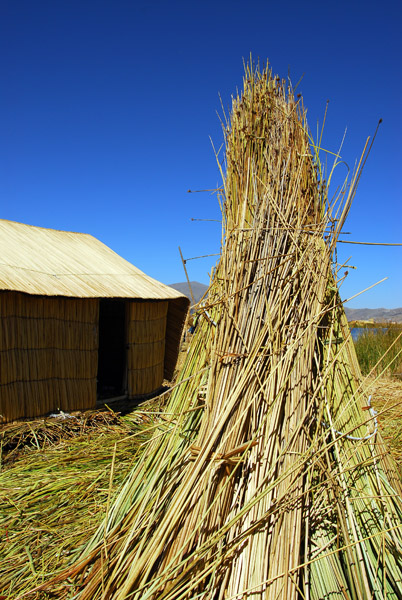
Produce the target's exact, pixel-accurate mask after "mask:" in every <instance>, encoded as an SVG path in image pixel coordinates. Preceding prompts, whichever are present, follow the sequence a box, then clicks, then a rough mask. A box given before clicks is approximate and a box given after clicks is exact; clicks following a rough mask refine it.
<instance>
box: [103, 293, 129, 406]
mask: <svg viewBox="0 0 402 600" xmlns="http://www.w3.org/2000/svg"><path fill="white" fill-rule="evenodd" d="M125 379H126V302H125V300H120V299H118V300H116V299H100V300H99V351H98V384H97V395H98V398H101V399H102V398H111V397H113V396H120V395H121V394H123V393H124V392H125V387H126V385H125Z"/></svg>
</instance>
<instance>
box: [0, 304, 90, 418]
mask: <svg viewBox="0 0 402 600" xmlns="http://www.w3.org/2000/svg"><path fill="white" fill-rule="evenodd" d="M98 306H99V303H98V300H97V299H94V298H88V299H85V300H83V299H81V298H47V297H44V296H30V295H28V294H22V293H20V292H1V293H0V314H1V329H0V399H1V402H0V406H1V408H0V414H1V415H2V417H3V420H5V421H11V420H14V419H19V418H22V417H34V416H36V415H41V414H45V413H48V412H51V411H53V410H57V409H60V410H63V411H71V410H77V409H87V408H92V407H93V406H94V405H95V402H96V377H97V370H98Z"/></svg>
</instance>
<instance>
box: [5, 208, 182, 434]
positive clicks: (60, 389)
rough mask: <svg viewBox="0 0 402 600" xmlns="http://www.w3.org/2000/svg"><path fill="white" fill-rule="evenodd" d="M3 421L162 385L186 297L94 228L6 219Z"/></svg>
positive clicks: (175, 349) (177, 340) (171, 362)
mask: <svg viewBox="0 0 402 600" xmlns="http://www.w3.org/2000/svg"><path fill="white" fill-rule="evenodd" d="M0 256H1V258H0V415H1V416H0V420H2V421H3V422H5V421H11V420H13V419H18V418H22V417H33V416H37V415H43V414H46V413H47V412H50V411H54V410H57V409H60V410H63V411H71V410H77V409H85V408H90V407H94V406H95V403H96V398H97V396H99V394H102V395H107V394H109V395H112V396H113V395H120V394H126V395H127V396H128V397H133V396H139V395H143V394H148V393H151V392H153V391H155V390H157V389H158V388H159V387H160V386H161V385H162V382H163V379H171V377H172V375H173V370H174V368H175V364H176V360H177V356H178V351H179V344H180V338H181V333H182V328H183V324H184V321H185V317H186V313H187V310H188V305H189V301H188V299H187V298H186V297H185V296H184V295H182V294H180V293H179V292H177V291H176V290H174V289H172V288H170V287H168V286H166V285H164V284H162V283H159V282H158V281H156V280H155V279H152V278H151V277H148V276H147V275H145V273H143V272H142V271H140V270H139V269H137V268H136V267H134V266H133V265H132V264H130V263H129V262H128V261H126V260H125V259H123V258H121V257H120V256H119V255H118V254H116V253H115V252H113V250H111V249H110V248H108V247H107V246H105V245H104V244H102V243H101V242H100V241H99V240H97V239H96V238H94V237H92V236H91V235H88V234H83V233H71V232H65V231H55V230H52V229H44V228H41V227H33V226H30V225H23V224H21V223H15V222H12V221H4V220H0Z"/></svg>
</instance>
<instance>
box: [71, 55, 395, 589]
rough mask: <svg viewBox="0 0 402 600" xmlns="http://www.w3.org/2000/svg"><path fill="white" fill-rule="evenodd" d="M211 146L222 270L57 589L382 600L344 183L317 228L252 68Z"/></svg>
mask: <svg viewBox="0 0 402 600" xmlns="http://www.w3.org/2000/svg"><path fill="white" fill-rule="evenodd" d="M225 137H226V169H225V173H224V174H223V177H224V188H223V196H222V199H221V200H222V208H223V219H224V227H225V228H224V243H223V249H222V256H221V259H220V261H219V264H218V266H217V268H216V271H215V273H214V276H213V279H212V282H211V286H210V290H209V295H208V298H207V300H206V301H205V302H204V304H203V305H202V306H200V307H199V309H198V312H199V325H198V328H197V330H196V333H195V335H194V338H193V340H192V344H191V347H190V350H189V354H188V359H187V362H186V364H185V365H184V368H183V370H182V373H181V375H180V378H179V381H178V384H177V386H176V388H175V389H174V390H173V393H172V395H171V398H170V400H169V403H168V406H167V410H166V421H165V425H164V427H163V429H160V431H159V432H158V434H157V435H155V437H154V439H153V441H152V442H151V443H150V445H149V448H148V451H147V452H146V453H145V454H144V456H143V457H142V459H141V461H140V462H139V463H138V465H137V467H136V469H135V470H134V471H133V472H132V473H131V475H130V477H129V478H128V479H127V481H126V483H125V485H124V486H123V488H122V490H121V492H120V494H119V495H118V496H117V498H116V499H115V501H114V503H113V505H112V506H111V508H110V510H109V514H108V518H107V520H106V521H105V523H104V524H103V525H102V527H101V528H100V529H99V531H98V533H97V534H96V535H95V537H94V539H93V540H92V541H91V543H90V544H89V545H88V547H87V548H86V549H85V551H84V553H83V554H82V556H81V557H80V558H79V560H78V561H77V562H76V564H75V565H73V566H72V567H71V569H70V570H69V572H68V575H69V576H70V577H74V576H76V578H75V581H76V585H77V586H78V587H77V589H76V593H77V592H78V596H77V597H79V598H80V600H89V599H97V598H105V599H107V598H113V599H114V600H123V599H126V598H130V599H134V598H135V599H138V600H139V599H140V598H141V600H144V599H148V598H149V599H150V598H152V599H156V598H158V599H162V598H163V599H164V600H173V599H176V600H178V599H195V598H205V599H206V598H209V599H214V600H221V599H223V598H225V599H232V600H235V599H244V598H247V599H253V600H257V599H261V598H269V599H271V598H272V599H283V600H285V599H286V600H289V599H296V598H306V599H307V598H309V599H317V600H318V599H322V598H331V599H332V598H353V599H359V600H363V599H367V598H378V599H380V598H385V597H387V598H400V597H401V592H400V589H401V574H402V567H401V564H402V563H401V559H402V552H401V550H402V547H401V544H402V533H401V516H402V501H401V497H400V485H399V480H398V478H397V475H396V472H395V471H394V469H393V467H392V466H390V465H389V464H388V459H387V457H386V454H385V452H384V448H383V446H382V442H381V440H380V438H379V435H378V433H377V432H376V423H375V418H374V415H373V413H372V412H371V411H370V410H367V411H365V410H363V409H365V408H366V407H368V405H367V400H366V399H365V398H363V397H362V390H361V377H360V373H359V369H358V366H357V362H356V360H355V356H354V351H353V344H352V341H351V338H350V335H349V333H348V329H347V324H346V321H345V318H344V313H343V308H342V306H341V304H340V302H339V299H338V295H337V291H336V286H335V285H334V275H333V273H332V269H331V257H332V252H333V249H334V246H335V243H336V238H337V235H338V233H339V231H340V229H341V227H342V225H343V222H344V219H345V216H346V214H347V211H348V208H349V205H350V202H351V200H352V197H353V194H354V191H355V187H356V182H357V180H358V175H359V171H357V172H356V174H355V175H354V177H353V180H352V182H351V184H350V186H349V188H348V190H349V191H348V192H346V190H344V191H343V193H344V197H343V203H342V206H341V207H340V210H339V212H338V213H337V215H338V218H337V219H335V218H334V215H333V211H332V209H331V207H330V206H329V204H328V201H327V189H326V186H325V183H323V182H322V183H321V181H320V176H321V173H320V165H319V163H318V162H317V156H316V155H314V156H312V153H311V149H310V140H309V135H308V130H307V125H306V122H305V116H304V111H303V108H302V107H301V104H300V102H296V101H295V99H294V98H293V95H292V93H291V92H289V91H288V90H287V86H286V84H285V82H283V81H280V80H279V79H277V78H274V77H272V74H271V72H270V71H269V70H268V68H267V69H265V70H263V71H262V72H261V73H260V72H258V71H256V70H254V69H253V68H252V67H249V68H247V69H246V76H245V81H244V91H243V94H242V96H241V97H238V98H236V99H234V101H233V108H232V114H231V120H230V123H229V124H227V126H226V127H225ZM78 575H80V578H78ZM59 580H60V579H59Z"/></svg>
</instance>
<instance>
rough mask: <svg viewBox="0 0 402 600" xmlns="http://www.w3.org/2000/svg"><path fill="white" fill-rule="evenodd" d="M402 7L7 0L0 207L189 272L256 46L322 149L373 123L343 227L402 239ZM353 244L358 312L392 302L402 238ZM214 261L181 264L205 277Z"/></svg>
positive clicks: (355, 148) (212, 242)
mask: <svg viewBox="0 0 402 600" xmlns="http://www.w3.org/2000/svg"><path fill="white" fill-rule="evenodd" d="M401 30H402V8H401V4H400V2H397V1H396V0H395V1H393V2H389V1H388V0H385V1H383V2H378V0H376V1H375V2H372V1H371V0H368V1H366V2H364V3H363V2H356V1H354V0H350V1H348V2H345V1H339V2H335V3H334V2H332V3H329V2H322V1H320V2H316V1H310V2H309V1H308V0H306V1H305V2H300V0H298V1H297V2H295V1H293V0H290V1H287V2H283V3H279V2H277V1H275V2H271V1H270V0H265V1H259V0H258V1H257V0H248V1H247V2H246V1H242V2H240V1H238V0H231V1H221V2H220V1H219V0H215V1H214V2H210V1H209V0H203V1H202V2H201V1H199V2H189V1H179V0H170V1H160V0H157V1H149V2H147V1H145V0H137V1H135V0H133V1H130V2H129V1H123V0H113V1H112V0H109V1H104V0H79V1H76V0H35V1H33V0H26V1H23V0H2V2H1V4H0V46H1V47H0V56H1V65H0V68H1V71H0V82H1V90H0V123H1V135H0V207H1V211H0V217H1V218H5V219H10V220H15V221H20V222H24V223H30V224H33V225H40V226H43V227H51V228H55V229H66V230H70V231H81V232H87V233H91V234H92V235H94V236H96V237H97V238H99V239H100V240H101V241H103V242H104V243H106V244H107V245H109V246H110V247H111V248H113V249H114V250H115V251H116V252H118V253H119V254H121V255H122V256H123V257H125V258H126V259H128V260H130V261H131V262H133V263H134V264H135V265H136V266H138V267H139V268H141V269H142V270H144V271H145V272H146V273H148V274H149V275H151V276H152V277H155V278H156V279H159V280H160V281H163V282H164V283H174V282H178V281H183V280H184V279H185V276H184V272H183V268H182V265H181V261H180V257H179V253H178V249H177V247H178V246H179V245H180V246H181V247H182V250H183V254H184V256H185V257H186V258H188V257H192V256H198V255H202V254H211V253H214V252H218V251H219V247H220V234H221V230H220V225H219V224H218V223H214V222H199V221H194V222H193V221H191V218H204V219H219V217H220V213H219V208H218V203H217V199H216V196H214V195H212V194H209V193H202V194H201V193H199V194H188V193H187V190H188V189H192V190H197V189H205V188H214V187H216V186H217V185H218V184H220V178H219V174H218V169H217V167H216V162H215V157H214V153H213V150H212V147H211V142H210V137H211V138H212V140H213V142H214V143H215V144H216V145H217V146H219V144H220V142H221V138H222V136H221V129H220V123H219V119H218V116H217V111H218V112H219V111H220V101H219V94H220V95H221V97H222V100H223V104H224V106H225V107H229V106H230V98H231V94H233V93H234V92H235V91H236V88H237V87H241V84H242V73H243V63H242V61H243V58H246V59H247V57H248V56H249V55H250V52H251V53H252V54H253V56H254V57H255V58H258V57H260V58H261V59H262V61H264V62H265V60H266V59H267V58H269V61H270V63H271V65H272V68H273V70H274V72H275V73H277V74H278V75H280V76H283V77H286V76H287V74H288V70H290V75H291V79H292V81H293V83H296V82H297V81H298V80H299V79H300V77H301V76H302V75H303V74H304V78H303V80H302V82H301V84H300V87H299V90H300V91H301V92H302V94H303V97H304V102H305V105H306V106H307V108H308V120H309V124H310V127H311V128H312V129H315V128H316V123H317V120H319V121H320V122H322V118H323V114H324V110H325V103H326V100H327V99H329V100H330V104H329V112H328V120H327V126H326V131H325V135H324V146H325V147H326V148H328V149H330V150H336V149H337V147H338V145H339V143H340V140H341V139H342V136H343V133H344V130H345V128H347V137H346V142H345V145H344V149H343V153H342V156H343V158H344V160H345V161H346V163H348V164H349V165H351V166H353V164H354V161H355V159H356V158H357V157H358V156H359V155H360V152H361V150H362V148H363V145H364V142H365V139H366V137H367V136H368V135H371V134H372V133H373V132H374V130H375V127H376V124H377V121H378V119H379V118H383V124H382V126H381V128H380V131H379V134H378V137H377V140H376V142H375V145H374V149H373V151H372V153H371V155H370V157H369V159H368V162H367V165H366V167H365V171H364V173H363V177H362V180H361V183H360V186H359V190H358V193H357V196H356V199H355V202H354V205H353V208H352V211H351V214H350V217H349V219H348V222H347V225H346V228H345V229H346V231H350V232H351V235H350V236H345V237H348V238H350V239H353V240H357V241H372V242H402V233H401V232H402V209H401V190H402V186H401V181H402V173H401V171H402V151H401V148H402V143H401V140H402V135H401V134H402V118H401V114H402V110H401V98H402V82H401V73H402V70H401V59H402V45H401ZM349 255H352V258H351V260H350V261H349V263H350V264H352V265H355V266H356V267H357V269H356V270H355V271H352V270H351V271H350V272H349V273H350V274H349V276H348V278H347V280H346V282H345V283H344V285H343V287H342V290H341V291H342V296H343V298H347V297H349V296H352V295H353V294H355V293H358V292H359V291H360V290H362V289H364V288H366V287H367V286H369V285H371V284H372V283H375V282H376V281H378V280H379V279H382V278H383V277H388V280H387V281H386V282H385V283H383V284H382V285H380V286H377V287H376V288H374V289H373V290H372V291H369V292H367V293H365V294H364V295H363V296H360V297H359V298H357V299H355V300H353V301H351V302H350V304H349V306H351V307H371V308H374V307H380V306H383V307H387V308H393V307H397V306H402V277H401V273H402V269H401V264H402V247H399V248H390V247H366V246H349V245H346V244H345V245H340V246H339V256H338V259H339V261H340V262H343V261H344V260H346V259H347V257H348V256H349ZM214 260H215V259H201V260H198V261H191V262H189V263H188V270H189V275H190V279H192V280H198V281H201V282H204V283H207V282H208V272H209V271H210V268H211V266H212V264H213V262H214Z"/></svg>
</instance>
